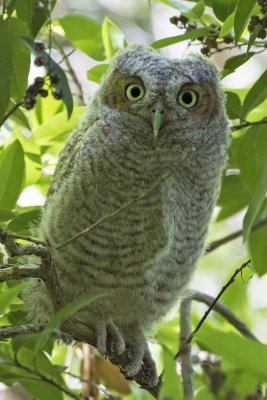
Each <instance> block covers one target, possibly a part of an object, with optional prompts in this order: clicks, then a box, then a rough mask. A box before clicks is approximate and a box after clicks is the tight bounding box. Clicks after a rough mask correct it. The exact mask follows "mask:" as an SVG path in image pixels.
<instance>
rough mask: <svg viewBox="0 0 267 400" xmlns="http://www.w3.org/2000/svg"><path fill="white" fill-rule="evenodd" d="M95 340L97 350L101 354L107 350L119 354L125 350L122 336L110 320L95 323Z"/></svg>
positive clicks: (104, 353)
mask: <svg viewBox="0 0 267 400" xmlns="http://www.w3.org/2000/svg"><path fill="white" fill-rule="evenodd" d="M96 342H97V350H98V351H99V353H100V354H101V355H102V356H105V355H107V354H108V353H109V352H111V353H112V355H120V354H122V353H123V352H124V350H125V343H124V340H123V337H122V335H121V333H120V331H119V329H118V328H117V326H116V325H115V324H114V323H113V322H112V321H109V322H106V321H99V322H98V323H97V324H96Z"/></svg>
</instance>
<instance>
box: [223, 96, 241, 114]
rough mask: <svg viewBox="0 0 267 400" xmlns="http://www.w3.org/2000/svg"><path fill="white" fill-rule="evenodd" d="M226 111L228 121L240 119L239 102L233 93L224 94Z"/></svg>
mask: <svg viewBox="0 0 267 400" xmlns="http://www.w3.org/2000/svg"><path fill="white" fill-rule="evenodd" d="M226 96H227V100H226V111H227V115H228V117H229V118H230V119H236V118H240V110H241V100H240V98H239V96H238V95H237V94H236V93H235V92H226Z"/></svg>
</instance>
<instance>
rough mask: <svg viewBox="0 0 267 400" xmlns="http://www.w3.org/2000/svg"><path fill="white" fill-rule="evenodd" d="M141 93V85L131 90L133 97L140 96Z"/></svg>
mask: <svg viewBox="0 0 267 400" xmlns="http://www.w3.org/2000/svg"><path fill="white" fill-rule="evenodd" d="M140 94H141V90H140V89H139V87H137V86H135V87H133V88H132V90H131V96H132V97H134V98H136V97H139V96H140Z"/></svg>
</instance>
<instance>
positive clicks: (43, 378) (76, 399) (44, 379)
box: [9, 358, 86, 400]
mask: <svg viewBox="0 0 267 400" xmlns="http://www.w3.org/2000/svg"><path fill="white" fill-rule="evenodd" d="M9 364H11V363H9ZM13 365H14V366H16V367H18V368H21V369H22V370H24V371H26V372H29V373H30V374H32V375H34V376H36V377H38V378H39V381H41V382H46V383H49V384H50V385H52V386H54V387H56V388H57V389H59V390H60V391H61V392H63V393H65V394H66V395H67V396H69V397H71V398H72V399H74V400H86V399H85V397H83V396H82V395H76V394H75V393H73V392H72V391H70V390H69V389H68V388H66V387H64V386H61V385H59V384H58V383H57V382H55V381H54V380H53V379H52V378H48V377H47V376H46V375H44V374H42V373H41V372H40V371H39V370H37V369H33V368H30V367H28V366H26V365H23V364H21V362H20V361H18V359H17V358H16V359H15V361H14V364H13Z"/></svg>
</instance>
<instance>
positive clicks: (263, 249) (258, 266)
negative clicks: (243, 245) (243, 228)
mask: <svg viewBox="0 0 267 400" xmlns="http://www.w3.org/2000/svg"><path fill="white" fill-rule="evenodd" d="M264 217H265V218H266V215H265V216H264V215H263V216H262V217H261V218H260V219H263V218H264ZM266 238H267V225H266V224H265V225H263V226H262V227H261V228H258V229H255V230H253V231H251V233H250V235H249V238H248V247H249V251H250V254H251V258H252V265H253V269H255V271H256V272H257V274H258V275H259V276H262V275H264V274H266V273H267V263H266V260H267V246H266Z"/></svg>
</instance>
